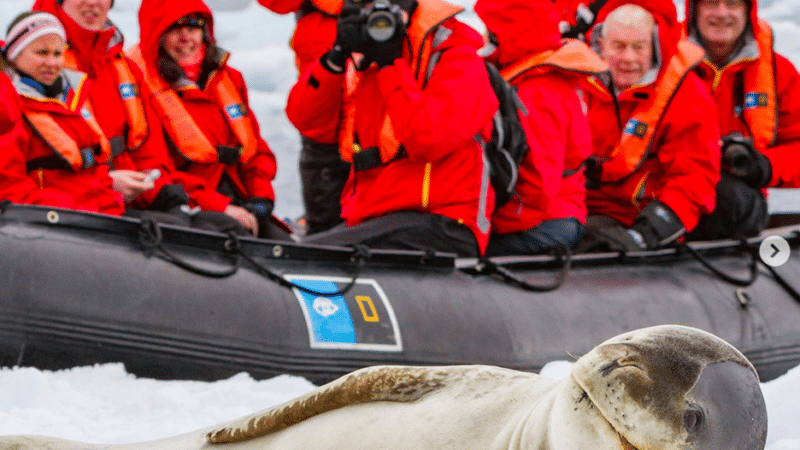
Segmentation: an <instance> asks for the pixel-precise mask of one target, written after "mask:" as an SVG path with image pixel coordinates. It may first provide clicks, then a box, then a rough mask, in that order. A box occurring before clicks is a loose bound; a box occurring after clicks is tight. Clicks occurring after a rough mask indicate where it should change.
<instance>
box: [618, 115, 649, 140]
mask: <svg viewBox="0 0 800 450" xmlns="http://www.w3.org/2000/svg"><path fill="white" fill-rule="evenodd" d="M622 132H623V133H625V134H630V135H631V136H635V137H637V138H639V139H642V138H643V137H644V136H645V134H647V124H646V123H644V122H639V121H638V120H636V119H630V120H629V121H628V123H626V124H625V128H624V129H623V130H622Z"/></svg>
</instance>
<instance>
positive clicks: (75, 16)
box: [61, 0, 112, 31]
mask: <svg viewBox="0 0 800 450" xmlns="http://www.w3.org/2000/svg"><path fill="white" fill-rule="evenodd" d="M111 2H112V0H64V3H62V4H61V7H62V8H63V9H64V12H65V13H67V15H68V16H69V17H70V18H72V20H74V21H75V22H76V23H77V24H78V25H80V26H82V27H83V28H86V29H87V30H91V31H100V30H102V29H103V27H104V26H105V25H106V22H107V21H108V11H109V10H110V9H111Z"/></svg>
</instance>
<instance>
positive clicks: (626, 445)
mask: <svg viewBox="0 0 800 450" xmlns="http://www.w3.org/2000/svg"><path fill="white" fill-rule="evenodd" d="M617 435H618V436H619V442H620V444H622V447H620V448H621V449H622V450H639V449H638V448H636V447H635V446H634V445H633V444H631V443H630V442H628V440H627V439H625V436H623V435H621V434H619V432H617Z"/></svg>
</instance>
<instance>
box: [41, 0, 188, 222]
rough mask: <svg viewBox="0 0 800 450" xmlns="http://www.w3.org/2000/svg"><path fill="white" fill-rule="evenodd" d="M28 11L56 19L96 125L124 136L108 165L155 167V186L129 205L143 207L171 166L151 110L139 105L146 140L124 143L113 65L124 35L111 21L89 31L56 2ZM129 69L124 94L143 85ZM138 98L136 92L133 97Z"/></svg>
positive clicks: (126, 125)
mask: <svg viewBox="0 0 800 450" xmlns="http://www.w3.org/2000/svg"><path fill="white" fill-rule="evenodd" d="M33 10H35V11H44V12H48V13H50V14H53V15H54V16H56V17H57V18H58V20H59V21H60V22H61V24H62V25H63V26H64V29H65V30H66V32H67V43H68V45H69V53H71V54H72V55H73V56H74V58H75V63H76V64H77V66H76V67H69V63H68V64H67V66H68V67H69V68H72V69H75V70H79V71H81V72H84V73H86V75H87V76H88V77H89V80H90V83H89V92H88V98H89V101H90V103H91V106H92V108H93V111H94V113H95V117H97V121H98V123H99V124H100V127H101V128H102V129H103V132H104V133H105V135H106V137H107V138H108V139H112V138H114V137H122V138H124V139H126V145H125V147H126V149H125V151H123V152H122V153H121V154H119V155H117V156H115V157H114V158H113V160H112V166H113V168H114V169H118V170H135V171H145V172H147V171H150V170H152V169H159V170H160V171H161V174H162V176H161V177H160V178H159V179H157V180H156V181H155V184H156V186H155V188H154V189H151V190H149V191H147V192H144V193H142V194H141V195H140V196H139V197H137V198H136V199H135V200H134V202H133V205H132V206H134V207H136V208H145V207H147V205H149V204H150V203H151V202H152V201H153V200H154V199H155V197H156V195H157V194H158V192H159V190H160V189H161V187H162V186H163V185H164V184H168V183H170V182H171V178H170V174H171V172H172V170H173V169H172V166H171V163H170V160H169V158H168V156H167V147H166V143H165V141H164V134H163V130H162V129H161V124H160V123H159V122H158V120H157V117H156V115H155V112H154V111H153V110H152V109H150V108H149V107H148V106H147V105H146V104H143V107H144V114H143V117H141V119H143V120H144V123H145V124H146V127H147V134H146V138H145V139H144V140H143V141H142V142H139V143H137V145H135V146H132V145H129V142H128V141H127V138H128V133H129V130H130V128H131V125H130V120H129V119H128V117H127V115H126V113H125V109H124V106H123V99H122V97H121V93H120V89H121V87H122V86H123V85H125V84H126V83H125V80H120V77H119V76H118V75H117V72H116V70H115V69H114V61H115V60H116V59H119V58H122V59H127V58H126V57H125V54H124V53H123V45H124V39H123V36H122V33H120V31H119V29H118V28H117V27H116V26H115V25H114V24H113V23H111V22H109V23H108V25H107V26H106V27H105V28H104V29H103V30H101V31H92V30H87V29H86V28H83V27H82V26H80V25H78V23H77V22H75V21H74V20H73V19H72V18H71V17H69V15H67V13H65V12H64V10H63V9H62V8H61V5H60V2H57V1H56V0H36V2H35V3H34V4H33ZM128 67H129V68H130V72H131V74H132V75H133V77H134V81H135V84H136V86H135V87H128V88H127V89H128V91H127V92H130V93H139V92H140V91H141V87H142V86H143V85H144V81H143V78H142V73H141V71H140V70H139V69H138V68H137V67H136V66H135V65H134V64H132V63H130V62H128ZM139 99H141V96H140V95H139Z"/></svg>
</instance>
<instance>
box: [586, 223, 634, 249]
mask: <svg viewBox="0 0 800 450" xmlns="http://www.w3.org/2000/svg"><path fill="white" fill-rule="evenodd" d="M631 231H632V230H629V229H627V228H625V227H622V226H613V227H608V228H601V229H597V230H594V233H593V234H592V235H591V236H587V237H585V240H586V243H583V244H582V246H583V249H582V251H592V252H635V251H642V250H645V249H646V247H645V245H644V242H642V240H640V239H639V240H637V237H638V236H635V234H633V233H631Z"/></svg>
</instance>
